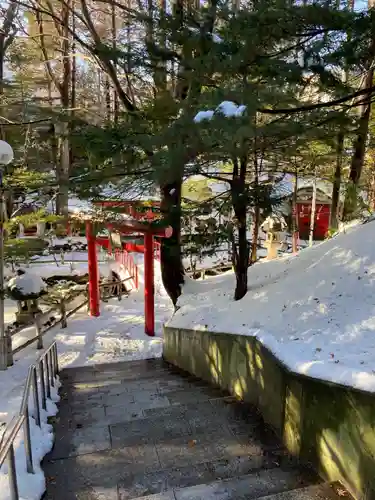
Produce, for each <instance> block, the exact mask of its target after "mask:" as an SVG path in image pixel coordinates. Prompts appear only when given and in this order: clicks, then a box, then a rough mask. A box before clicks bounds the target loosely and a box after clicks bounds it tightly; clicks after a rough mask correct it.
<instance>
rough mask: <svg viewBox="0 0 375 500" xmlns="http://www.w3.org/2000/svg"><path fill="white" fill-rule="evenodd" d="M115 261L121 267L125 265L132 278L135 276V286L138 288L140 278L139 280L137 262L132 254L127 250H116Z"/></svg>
mask: <svg viewBox="0 0 375 500" xmlns="http://www.w3.org/2000/svg"><path fill="white" fill-rule="evenodd" d="M115 259H116V262H117V263H118V264H120V265H123V266H124V268H125V269H126V270H127V271H128V273H129V275H130V276H133V281H134V286H135V288H138V285H139V278H138V266H137V264H136V263H135V260H134V258H133V256H132V254H131V253H129V252H127V251H126V250H122V251H121V250H119V249H116V250H115Z"/></svg>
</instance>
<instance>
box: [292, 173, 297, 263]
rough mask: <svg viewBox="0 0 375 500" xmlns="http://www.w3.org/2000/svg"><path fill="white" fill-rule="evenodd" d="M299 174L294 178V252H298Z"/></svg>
mask: <svg viewBox="0 0 375 500" xmlns="http://www.w3.org/2000/svg"><path fill="white" fill-rule="evenodd" d="M297 182H298V176H297V172H296V174H295V177H294V188H293V195H292V252H293V253H297V252H298V215H297V191H298V186H297Z"/></svg>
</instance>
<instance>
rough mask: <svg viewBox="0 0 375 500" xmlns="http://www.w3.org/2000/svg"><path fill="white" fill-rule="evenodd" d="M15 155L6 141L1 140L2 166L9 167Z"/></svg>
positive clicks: (0, 161)
mask: <svg viewBox="0 0 375 500" xmlns="http://www.w3.org/2000/svg"><path fill="white" fill-rule="evenodd" d="M13 158H14V153H13V149H12V146H11V145H10V144H8V143H7V142H5V141H1V140H0V165H8V163H10V162H11V161H13Z"/></svg>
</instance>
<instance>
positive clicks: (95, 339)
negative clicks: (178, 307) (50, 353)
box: [0, 256, 173, 500]
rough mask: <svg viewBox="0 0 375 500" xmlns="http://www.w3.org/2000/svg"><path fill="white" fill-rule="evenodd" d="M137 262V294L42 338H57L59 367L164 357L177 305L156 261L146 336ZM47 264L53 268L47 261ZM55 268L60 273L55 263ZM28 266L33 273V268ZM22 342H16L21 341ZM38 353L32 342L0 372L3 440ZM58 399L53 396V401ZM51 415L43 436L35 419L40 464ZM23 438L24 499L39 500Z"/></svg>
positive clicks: (39, 478) (40, 485) (39, 480)
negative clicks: (152, 332)
mask: <svg viewBox="0 0 375 500" xmlns="http://www.w3.org/2000/svg"><path fill="white" fill-rule="evenodd" d="M136 260H137V263H138V267H139V273H140V274H139V278H140V280H139V281H140V289H139V291H132V292H131V293H130V295H129V296H128V297H124V298H123V299H122V301H121V302H119V301H118V300H117V299H111V300H110V301H109V302H108V303H101V316H100V317H98V318H92V317H90V316H89V315H88V313H87V311H86V308H82V309H81V310H80V311H79V312H77V313H76V314H75V315H74V316H73V317H71V318H69V319H68V327H67V328H66V329H59V328H58V327H55V328H53V329H52V330H51V331H50V332H48V333H47V334H46V335H45V336H44V337H43V341H44V345H45V346H48V345H50V343H51V342H52V341H54V340H56V341H57V349H58V354H59V364H60V367H61V368H63V367H69V366H83V365H89V364H94V363H104V362H116V361H125V360H135V359H145V358H150V357H159V356H161V354H162V338H161V335H162V325H163V324H164V322H165V321H167V320H168V319H169V318H170V317H171V315H172V312H173V307H172V304H171V302H170V299H169V298H168V296H167V294H166V292H165V290H164V287H163V285H162V283H161V274H160V265H159V264H158V263H157V262H155V325H156V336H155V337H148V336H146V335H145V333H144V299H143V286H142V284H143V281H144V280H143V256H137V259H136ZM51 265H52V264H51ZM40 266H41V267H42V265H40ZM46 266H47V267H49V263H48V264H46ZM54 266H55V267H54V269H55V270H56V265H55V264H54ZM86 266H87V264H86ZM30 267H31V269H34V264H32V265H31V266H30ZM58 269H59V268H58ZM48 275H51V274H50V272H47V271H45V274H43V276H48ZM26 330H30V331H29V332H28V331H26V332H25V331H23V332H22V335H23V336H24V337H25V338H27V337H28V336H29V335H32V334H33V328H32V327H31V328H30V329H26ZM18 340H19V339H18ZM18 340H17V339H16V340H14V341H15V342H18ZM39 355H40V352H39V351H37V350H36V346H35V344H33V345H31V346H30V347H28V348H26V349H24V350H22V351H21V352H20V353H18V354H17V355H16V356H15V364H14V366H13V367H10V368H8V370H7V371H6V372H0V401H1V408H0V439H1V434H2V430H3V429H4V428H5V425H6V424H9V423H10V422H11V420H12V418H13V417H14V416H15V415H16V414H17V413H18V411H19V409H20V405H21V400H22V394H23V388H24V384H25V380H26V377H27V371H28V368H29V366H30V365H31V364H32V363H34V362H35V360H36V358H37V357H38V356H39ZM56 397H57V396H56V395H55V399H56ZM56 410H57V408H56V405H54V404H53V403H51V404H50V405H49V408H48V412H47V414H48V415H54V414H55V413H56ZM47 414H43V418H44V425H43V432H42V434H40V431H39V430H38V428H36V426H35V425H34V424H33V421H32V424H33V425H32V432H33V433H34V435H33V436H32V442H33V446H34V447H35V448H34V460H35V461H36V463H37V464H39V462H40V460H41V459H42V458H43V456H44V455H45V454H46V453H47V452H48V450H49V449H50V447H51V446H52V442H53V435H52V428H51V427H50V426H48V424H47V423H46V420H47ZM38 432H39V434H40V435H39V434H38ZM22 437H23V436H22V432H20V433H19V436H18V438H17V441H16V456H17V471H20V472H18V474H19V481H20V496H21V500H38V499H39V498H40V496H41V494H42V493H43V491H44V485H45V479H44V476H43V472H42V471H41V469H40V467H39V466H38V467H37V473H36V474H35V475H33V476H31V475H29V474H27V472H26V467H25V455H24V450H23V440H22ZM5 473H6V468H5V467H3V468H2V469H1V471H0V500H9V499H10V496H9V493H8V479H7V476H6V474H5Z"/></svg>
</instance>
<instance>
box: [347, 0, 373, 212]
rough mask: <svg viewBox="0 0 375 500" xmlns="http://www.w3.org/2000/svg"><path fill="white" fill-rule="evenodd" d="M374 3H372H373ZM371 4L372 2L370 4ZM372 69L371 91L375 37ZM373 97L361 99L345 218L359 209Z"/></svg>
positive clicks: (366, 86) (369, 76)
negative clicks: (358, 199) (350, 186)
mask: <svg viewBox="0 0 375 500" xmlns="http://www.w3.org/2000/svg"><path fill="white" fill-rule="evenodd" d="M371 3H372V2H371ZM369 4H370V2H369ZM369 56H370V61H369V62H370V68H369V69H368V70H367V74H366V78H365V79H364V81H363V84H362V89H363V90H366V89H370V88H371V87H372V85H373V80H374V68H373V63H374V60H375V36H374V38H373V40H372V42H371V46H370V50H369ZM371 97H372V94H371V93H369V94H365V95H363V96H362V97H361V99H362V100H363V101H364V102H363V104H362V105H361V108H360V117H359V124H358V129H357V137H356V140H355V142H354V147H353V149H354V152H353V157H352V162H351V165H350V173H349V183H351V184H352V187H353V188H354V189H353V190H351V189H350V190H348V193H347V195H346V196H345V203H344V213H343V218H344V219H346V220H347V219H348V218H349V217H350V215H351V214H353V212H354V211H355V209H356V207H357V196H356V194H357V189H358V186H359V181H360V179H361V175H362V170H363V164H364V162H365V153H366V142H367V135H368V131H369V123H370V115H371Z"/></svg>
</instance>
